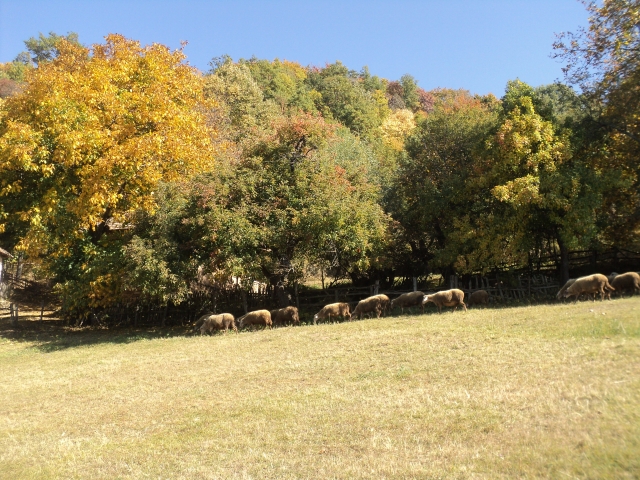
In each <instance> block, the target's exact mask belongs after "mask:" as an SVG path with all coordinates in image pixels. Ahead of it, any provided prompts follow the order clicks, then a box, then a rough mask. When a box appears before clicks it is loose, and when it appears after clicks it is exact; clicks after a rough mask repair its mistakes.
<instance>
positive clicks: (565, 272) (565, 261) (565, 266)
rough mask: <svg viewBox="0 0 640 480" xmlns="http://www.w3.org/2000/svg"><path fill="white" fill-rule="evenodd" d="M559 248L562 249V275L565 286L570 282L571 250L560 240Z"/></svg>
mask: <svg viewBox="0 0 640 480" xmlns="http://www.w3.org/2000/svg"><path fill="white" fill-rule="evenodd" d="M558 246H559V247H560V272H559V273H560V275H561V277H562V284H565V283H566V282H567V280H569V250H568V249H567V246H566V245H565V244H564V242H563V241H562V240H561V239H560V238H558Z"/></svg>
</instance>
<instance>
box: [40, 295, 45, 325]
mask: <svg viewBox="0 0 640 480" xmlns="http://www.w3.org/2000/svg"><path fill="white" fill-rule="evenodd" d="M43 315H44V298H43V299H42V300H41V301H40V323H42V316H43Z"/></svg>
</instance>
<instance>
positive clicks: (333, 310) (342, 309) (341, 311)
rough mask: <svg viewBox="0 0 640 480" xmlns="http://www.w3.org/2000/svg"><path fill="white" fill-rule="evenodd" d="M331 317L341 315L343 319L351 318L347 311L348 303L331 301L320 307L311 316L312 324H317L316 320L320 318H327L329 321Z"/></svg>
mask: <svg viewBox="0 0 640 480" xmlns="http://www.w3.org/2000/svg"><path fill="white" fill-rule="evenodd" d="M331 317H342V319H343V320H344V319H345V318H346V319H347V320H351V313H350V312H349V304H348V303H331V304H329V305H325V306H324V307H322V310H320V311H319V312H318V313H316V314H315V315H314V316H313V324H314V325H315V324H317V323H318V320H320V319H322V318H328V319H329V321H331Z"/></svg>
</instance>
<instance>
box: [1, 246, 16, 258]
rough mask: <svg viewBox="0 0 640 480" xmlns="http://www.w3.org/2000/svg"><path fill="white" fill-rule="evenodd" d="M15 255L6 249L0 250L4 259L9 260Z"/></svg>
mask: <svg viewBox="0 0 640 480" xmlns="http://www.w3.org/2000/svg"><path fill="white" fill-rule="evenodd" d="M12 256H13V255H11V254H10V253H9V252H7V251H6V250H5V249H3V248H0V257H3V258H9V257H12Z"/></svg>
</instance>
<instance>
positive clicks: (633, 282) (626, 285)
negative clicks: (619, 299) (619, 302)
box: [611, 272, 640, 296]
mask: <svg viewBox="0 0 640 480" xmlns="http://www.w3.org/2000/svg"><path fill="white" fill-rule="evenodd" d="M611 286H612V287H613V288H615V289H616V290H617V291H618V292H620V296H622V292H623V291H627V290H629V291H631V295H633V294H634V293H635V292H639V293H640V275H638V274H637V273H636V272H627V273H623V274H621V275H617V276H616V277H615V278H614V279H613V280H612V281H611Z"/></svg>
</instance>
